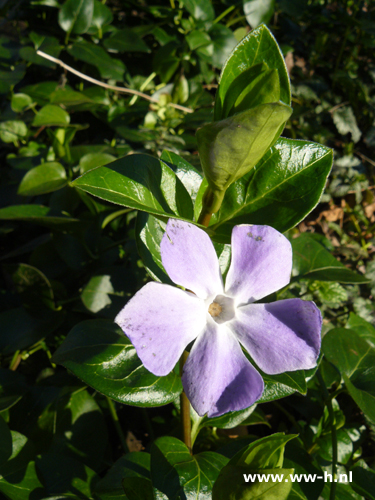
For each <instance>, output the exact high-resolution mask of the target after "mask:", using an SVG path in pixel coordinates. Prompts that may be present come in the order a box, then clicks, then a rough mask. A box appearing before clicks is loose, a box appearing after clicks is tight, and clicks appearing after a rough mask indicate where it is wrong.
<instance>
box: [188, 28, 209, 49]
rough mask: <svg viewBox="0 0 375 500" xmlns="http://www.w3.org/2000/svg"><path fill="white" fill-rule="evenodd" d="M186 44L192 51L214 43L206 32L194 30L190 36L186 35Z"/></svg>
mask: <svg viewBox="0 0 375 500" xmlns="http://www.w3.org/2000/svg"><path fill="white" fill-rule="evenodd" d="M185 39H186V42H187V44H188V45H189V49H190V50H196V49H199V47H205V46H206V45H209V44H210V43H212V40H211V38H210V35H209V34H208V33H206V32H205V31H200V30H192V31H190V33H189V34H188V35H186V38H185Z"/></svg>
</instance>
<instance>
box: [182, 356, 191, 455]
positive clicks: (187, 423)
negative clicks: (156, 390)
mask: <svg viewBox="0 0 375 500" xmlns="http://www.w3.org/2000/svg"><path fill="white" fill-rule="evenodd" d="M188 356H189V353H188V352H187V351H184V352H183V353H182V356H181V358H180V375H181V376H182V370H183V368H184V364H185V362H186V360H187V357H188ZM180 405H181V423H182V437H183V441H184V443H185V444H186V446H187V447H188V449H189V452H190V453H191V452H192V450H191V419H190V402H189V400H188V398H187V396H186V394H185V393H184V392H182V393H181V396H180Z"/></svg>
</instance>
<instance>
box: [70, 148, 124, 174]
mask: <svg viewBox="0 0 375 500" xmlns="http://www.w3.org/2000/svg"><path fill="white" fill-rule="evenodd" d="M114 160H116V157H115V156H113V155H110V154H108V153H88V154H86V155H84V156H82V158H81V159H80V160H79V172H80V174H84V173H85V172H88V171H89V170H91V169H93V168H96V167H101V166H102V165H107V164H108V163H111V162H113V161H114Z"/></svg>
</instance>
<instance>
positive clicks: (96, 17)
mask: <svg viewBox="0 0 375 500" xmlns="http://www.w3.org/2000/svg"><path fill="white" fill-rule="evenodd" d="M112 21H113V15H112V11H111V9H109V8H108V7H107V6H106V5H104V4H103V3H102V2H100V0H94V10H93V15H92V19H91V26H90V28H89V30H88V31H89V33H91V31H92V29H93V28H95V31H94V33H95V32H96V30H100V29H102V27H103V26H105V25H106V24H111V22H112Z"/></svg>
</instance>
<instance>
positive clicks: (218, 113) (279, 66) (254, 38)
mask: <svg viewBox="0 0 375 500" xmlns="http://www.w3.org/2000/svg"><path fill="white" fill-rule="evenodd" d="M260 63H266V64H267V65H268V67H269V69H271V70H272V69H276V70H277V71H278V76H279V80H280V100H281V101H282V102H284V103H286V104H290V102H291V96H290V84H289V76H288V72H287V69H286V66H285V61H284V57H283V55H282V53H281V50H280V48H279V46H278V45H277V42H276V40H275V38H274V37H273V35H272V33H271V32H270V31H269V30H268V28H267V27H266V26H264V25H262V26H259V28H257V29H255V30H253V31H251V32H250V33H249V34H248V35H247V36H246V37H245V38H244V39H243V40H241V42H240V43H239V44H238V45H237V46H236V47H235V49H234V50H233V52H232V53H231V55H230V56H229V58H228V60H227V61H226V63H225V65H224V67H223V70H222V72H221V75H220V81H219V88H218V90H217V93H216V98H215V111H214V117H215V118H214V119H215V120H220V119H222V117H223V115H222V109H223V104H224V100H225V99H226V96H227V95H228V91H229V87H230V85H231V84H232V82H233V81H234V80H235V79H236V78H237V77H238V76H240V75H241V74H242V73H243V72H245V71H246V70H248V69H250V68H251V67H252V66H255V65H257V64H260ZM248 83H249V82H246V83H244V85H247V84H248Z"/></svg>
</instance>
